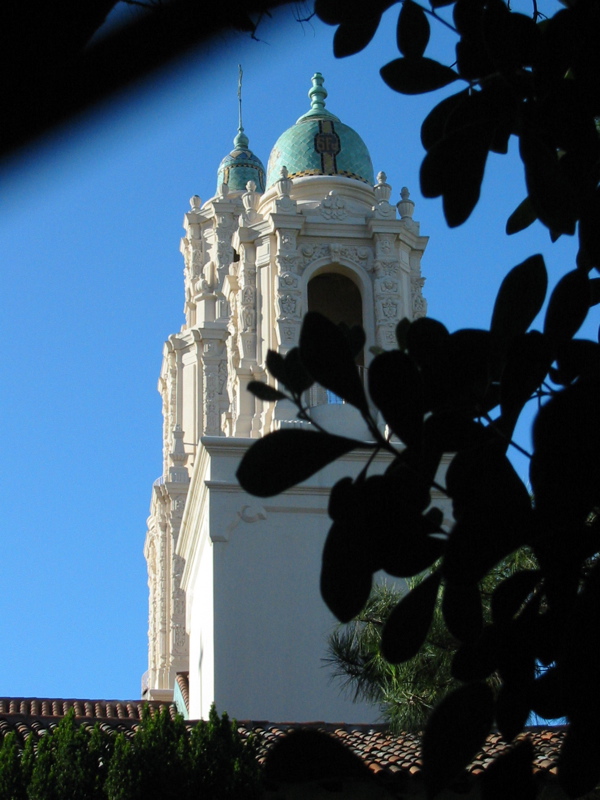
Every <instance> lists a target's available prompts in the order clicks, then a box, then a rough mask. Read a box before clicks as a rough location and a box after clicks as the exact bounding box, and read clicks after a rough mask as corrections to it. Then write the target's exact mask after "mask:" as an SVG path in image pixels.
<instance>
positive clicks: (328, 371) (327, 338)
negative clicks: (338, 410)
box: [300, 311, 369, 413]
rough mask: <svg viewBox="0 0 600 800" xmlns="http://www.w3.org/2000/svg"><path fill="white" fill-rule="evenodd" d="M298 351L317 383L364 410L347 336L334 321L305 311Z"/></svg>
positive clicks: (358, 379) (363, 393) (362, 390)
mask: <svg viewBox="0 0 600 800" xmlns="http://www.w3.org/2000/svg"><path fill="white" fill-rule="evenodd" d="M300 355H301V357H302V362H303V364H304V366H305V367H306V369H307V370H308V372H309V373H310V374H311V375H312V377H313V378H314V379H315V380H316V381H317V383H320V384H321V386H323V387H324V388H325V389H329V390H330V391H332V392H333V393H334V394H336V395H337V396H338V397H341V398H342V399H343V400H346V401H347V402H348V403H351V404H352V405H353V406H356V407H357V408H358V409H359V410H360V411H362V412H363V413H368V410H369V409H368V405H367V398H366V396H365V391H364V389H363V385H362V382H361V380H360V377H359V374H358V369H357V367H356V364H355V363H354V358H353V356H352V348H351V346H350V343H349V341H348V338H347V337H346V336H345V335H344V333H343V332H342V331H341V330H340V328H339V327H338V326H337V325H334V324H333V322H331V321H330V320H328V319H327V317H324V316H323V315H322V314H319V313H318V312H317V311H309V312H308V314H307V315H306V316H305V317H304V322H303V323H302V330H301V331H300Z"/></svg>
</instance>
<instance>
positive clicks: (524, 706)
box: [495, 683, 530, 742]
mask: <svg viewBox="0 0 600 800" xmlns="http://www.w3.org/2000/svg"><path fill="white" fill-rule="evenodd" d="M528 688H529V684H526V683H525V684H519V685H515V684H508V683H504V684H502V686H501V687H500V691H499V692H498V695H497V697H496V712H495V713H496V725H497V726H498V730H499V731H500V733H501V734H502V737H503V738H504V740H505V741H507V742H512V740H513V739H514V738H515V736H518V735H519V734H520V733H521V732H522V731H523V728H524V727H525V725H526V724H527V720H528V719H529V712H530V708H529V705H530V703H529V700H530V697H529V695H528V691H527V690H528Z"/></svg>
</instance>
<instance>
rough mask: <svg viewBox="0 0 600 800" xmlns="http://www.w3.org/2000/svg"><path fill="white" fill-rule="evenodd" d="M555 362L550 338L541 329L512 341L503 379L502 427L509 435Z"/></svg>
mask: <svg viewBox="0 0 600 800" xmlns="http://www.w3.org/2000/svg"><path fill="white" fill-rule="evenodd" d="M551 361H552V357H551V355H550V346H549V343H548V340H547V339H546V337H545V336H544V335H543V334H541V333H539V331H529V332H528V333H524V334H522V335H521V336H517V337H516V338H515V339H514V340H513V342H512V343H511V345H510V347H509V349H508V353H507V356H506V363H505V365H504V371H503V373H502V380H501V381H500V406H501V408H502V414H503V417H504V422H503V424H501V429H502V430H503V431H504V433H505V435H506V436H508V437H511V436H512V432H513V429H514V426H515V424H516V422H517V419H518V417H519V414H520V413H521V410H522V409H523V406H524V405H525V403H526V402H527V401H528V400H529V398H530V397H531V395H532V393H533V392H535V391H536V389H538V387H539V386H540V385H541V383H542V381H543V380H544V379H545V377H546V375H547V373H548V369H549V367H550V363H551Z"/></svg>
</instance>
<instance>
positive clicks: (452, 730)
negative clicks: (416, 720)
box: [423, 683, 494, 797]
mask: <svg viewBox="0 0 600 800" xmlns="http://www.w3.org/2000/svg"><path fill="white" fill-rule="evenodd" d="M493 721H494V695H493V692H492V690H491V689H490V687H489V686H487V685H486V684H485V683H471V684H468V685H467V686H462V687H460V688H459V689H456V690H455V691H453V692H452V693H451V694H449V695H448V696H447V697H446V698H444V700H442V702H441V703H440V704H439V705H438V706H437V708H435V709H434V710H433V712H432V714H431V717H430V718H429V722H428V723H427V728H426V730H425V735H424V736H423V777H424V779H425V786H426V788H427V792H428V795H429V797H435V795H436V794H437V793H438V792H439V791H441V790H442V789H443V788H444V787H446V786H448V784H449V783H451V782H452V781H453V780H454V779H455V778H457V777H458V776H459V775H460V774H461V773H462V771H463V770H464V769H465V767H466V766H467V765H468V764H469V762H470V761H471V760H472V759H473V757H474V756H475V754H476V753H477V752H478V750H480V749H481V747H482V746H483V744H484V743H485V740H486V737H487V735H488V733H489V732H490V730H491V727H492V723H493Z"/></svg>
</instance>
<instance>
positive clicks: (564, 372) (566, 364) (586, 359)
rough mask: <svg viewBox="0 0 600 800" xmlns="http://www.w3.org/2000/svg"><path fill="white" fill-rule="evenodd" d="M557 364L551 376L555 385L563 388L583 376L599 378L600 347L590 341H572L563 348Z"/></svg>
mask: <svg viewBox="0 0 600 800" xmlns="http://www.w3.org/2000/svg"><path fill="white" fill-rule="evenodd" d="M556 364H557V368H556V369H554V370H551V371H550V376H551V378H552V380H553V381H554V383H558V384H560V385H562V386H568V385H569V384H570V383H573V381H575V380H576V379H577V378H581V377H583V376H585V377H587V378H594V377H597V376H599V375H600V345H598V344H597V343H596V342H590V341H589V340H588V339H571V340H570V341H569V342H567V343H566V344H565V345H564V347H562V348H561V350H560V353H559V354H558V357H557V359H556Z"/></svg>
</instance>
